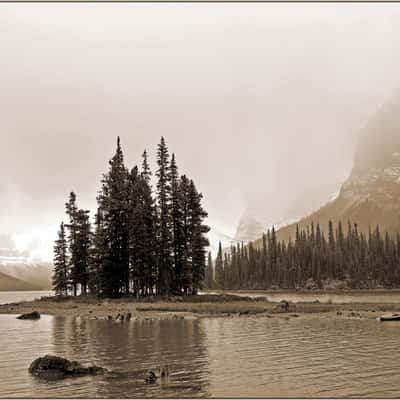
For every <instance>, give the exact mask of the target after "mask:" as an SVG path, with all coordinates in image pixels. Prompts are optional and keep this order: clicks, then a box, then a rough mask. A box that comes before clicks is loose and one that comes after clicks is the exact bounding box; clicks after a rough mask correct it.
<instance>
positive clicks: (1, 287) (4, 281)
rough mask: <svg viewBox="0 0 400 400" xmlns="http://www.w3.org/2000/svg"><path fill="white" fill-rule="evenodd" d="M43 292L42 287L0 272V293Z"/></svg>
mask: <svg viewBox="0 0 400 400" xmlns="http://www.w3.org/2000/svg"><path fill="white" fill-rule="evenodd" d="M20 290H32V291H34V290H41V288H40V287H38V286H35V285H32V284H31V283H28V282H25V281H22V280H21V279H17V278H14V277H13V276H9V275H6V274H3V273H2V272H0V291H20Z"/></svg>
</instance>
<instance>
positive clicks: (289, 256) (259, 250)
mask: <svg viewBox="0 0 400 400" xmlns="http://www.w3.org/2000/svg"><path fill="white" fill-rule="evenodd" d="M327 235H328V236H327V237H326V235H325V234H324V232H322V230H321V229H320V226H319V224H318V223H317V224H316V225H315V224H314V223H312V224H311V226H310V227H307V228H306V229H304V230H299V227H297V230H296V236H295V238H294V240H293V241H292V240H289V241H288V242H287V243H286V242H285V241H279V240H278V239H277V235H276V231H275V229H274V228H272V229H271V230H268V231H267V233H266V234H264V235H263V237H262V245H261V247H256V246H255V245H254V244H253V243H249V244H247V245H244V244H243V243H242V244H237V245H236V246H231V248H230V249H229V250H228V251H223V249H222V246H221V243H220V244H219V251H218V255H217V258H216V260H215V268H213V260H212V259H211V257H209V259H208V266H207V272H206V279H205V281H206V287H208V288H216V289H271V288H272V289H274V288H275V289H277V288H280V289H340V288H343V289H344V288H353V289H372V288H394V287H400V234H397V235H396V236H395V237H393V236H391V235H389V234H388V233H387V232H385V233H383V234H382V233H381V231H380V228H379V226H377V227H376V228H375V229H374V230H371V229H370V230H369V232H368V234H364V233H362V232H359V230H358V227H357V224H352V223H351V222H348V224H347V229H346V232H345V229H343V225H342V222H340V221H339V222H338V224H337V226H336V227H334V225H333V223H332V221H329V230H328V234H327ZM214 270H215V271H214ZM213 271H214V273H213Z"/></svg>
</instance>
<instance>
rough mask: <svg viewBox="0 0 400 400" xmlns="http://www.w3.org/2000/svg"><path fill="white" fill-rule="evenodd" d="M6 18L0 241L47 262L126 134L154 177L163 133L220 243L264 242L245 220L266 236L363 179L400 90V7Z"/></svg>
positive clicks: (65, 9)
mask: <svg viewBox="0 0 400 400" xmlns="http://www.w3.org/2000/svg"><path fill="white" fill-rule="evenodd" d="M0 11H1V12H0V48H1V52H2V67H1V69H0V86H1V95H0V109H1V118H0V139H1V141H0V143H1V145H0V168H1V171H2V176H1V179H2V190H1V192H0V233H3V234H5V235H8V236H9V237H12V238H13V240H14V242H15V244H16V248H17V250H18V252H23V251H28V252H29V253H32V252H35V254H36V257H38V258H42V259H50V258H51V256H52V247H53V240H54V239H55V234H56V231H57V226H58V225H59V223H60V221H61V220H62V219H65V216H64V203H65V201H66V198H67V195H68V193H69V192H70V191H71V190H74V191H76V192H77V194H78V202H79V204H80V206H82V207H85V208H90V209H91V210H92V211H93V213H94V210H95V206H96V201H95V198H96V194H97V190H98V189H99V182H100V179H101V174H102V173H103V172H105V171H106V170H107V168H108V165H107V161H108V159H109V158H110V157H111V156H112V154H113V152H114V148H115V142H116V136H117V135H120V136H121V140H122V146H123V150H124V152H125V156H126V161H127V164H128V166H130V167H132V166H133V165H134V164H135V163H138V162H140V154H141V153H142V151H143V149H144V148H147V149H148V151H149V153H150V155H151V162H152V166H153V170H154V161H155V159H154V157H155V149H156V144H157V143H158V141H159V139H160V136H161V135H164V136H165V138H166V140H167V144H168V147H169V149H170V150H171V151H174V152H175V154H176V157H177V162H178V167H179V168H180V172H182V173H186V174H188V175H189V176H193V177H194V178H195V181H196V183H197V185H198V189H199V190H200V191H201V192H203V194H204V205H205V208H206V209H207V211H208V212H209V220H208V223H209V224H210V225H211V226H212V227H213V228H214V229H213V231H212V236H211V237H212V238H213V239H212V240H213V243H212V244H213V246H214V248H215V245H216V242H217V241H218V240H220V239H221V238H222V240H224V241H226V242H229V241H230V240H231V238H234V237H235V235H236V239H243V238H244V235H247V237H246V239H247V238H250V236H256V237H257V235H258V233H256V232H247V233H246V223H243V221H244V222H246V218H247V219H249V220H254V221H256V223H255V224H256V226H258V227H259V228H257V229H261V228H260V227H262V226H264V227H265V226H268V225H270V224H273V223H274V224H281V223H284V222H285V221H290V220H292V219H293V218H298V217H301V216H302V215H305V214H308V213H310V212H311V211H312V210H314V209H315V208H317V207H318V206H319V205H321V204H323V203H325V202H326V201H327V200H328V199H329V198H330V196H331V195H333V194H335V192H337V190H339V188H340V187H341V184H342V183H343V182H344V181H345V180H346V179H347V177H348V176H349V173H350V171H351V170H352V167H353V161H354V152H355V150H356V143H357V134H358V132H360V130H361V129H362V128H363V126H364V125H365V124H366V122H367V121H368V120H369V118H370V116H371V115H372V114H373V113H374V112H375V111H377V110H379V109H380V107H381V106H382V105H383V104H384V103H385V102H386V101H387V99H390V98H392V97H393V94H394V93H395V92H396V90H398V88H399V87H400V85H399V78H398V71H399V68H400V52H399V51H398V50H399V46H400V45H399V41H398V38H399V37H400V26H399V24H398V23H397V22H398V20H399V17H400V5H398V4H395V3H394V4H382V5H381V4H380V5H378V4H355V3H352V4H342V3H340V4H334V3H329V4H318V3H315V4H313V3H301V4H277V3H274V4H266V3H262V4H253V3H250V4H187V3H185V4H137V3H136V4H135V3H129V4H122V3H118V4H110V3H107V4H90V5H89V4H73V3H71V4H44V3H43V4H32V5H30V4H25V5H24V7H20V5H18V4H16V3H10V4H1V5H0ZM371 123H372V124H374V122H371ZM376 124H378V125H379V121H377V122H376ZM392 139H393V140H396V141H397V140H398V137H392V138H391V139H390V140H392ZM371 140H372V141H371V142H370V143H369V144H368V145H367V144H365V146H366V147H365V148H363V146H364V145H361V146H359V147H358V150H357V160H358V161H357V162H356V166H357V167H359V168H364V166H365V165H368V163H369V162H370V159H369V157H370V152H369V148H375V144H376V142H374V141H376V140H378V141H380V140H381V138H378V137H376V136H374V137H373V138H372V139H371ZM390 140H389V139H388V142H387V148H388V149H390V148H391V146H392V143H391V142H390ZM363 143H364V142H363ZM365 143H366V142H365ZM384 152H385V154H386V150H384ZM374 157H375V155H374ZM379 157H380V156H379ZM242 217H243V218H242ZM240 220H242V223H241V224H240V226H242V228H240V226H239V230H238V229H237V228H238V225H239V222H240ZM237 230H238V232H236V231H237ZM241 231H242V232H241ZM243 232H244V233H243ZM242 233H243V234H242ZM232 240H233V239H232ZM32 241H40V242H37V243H36V245H35V246H34V247H35V248H34V249H33V248H32V246H31V245H32V243H33V242H32Z"/></svg>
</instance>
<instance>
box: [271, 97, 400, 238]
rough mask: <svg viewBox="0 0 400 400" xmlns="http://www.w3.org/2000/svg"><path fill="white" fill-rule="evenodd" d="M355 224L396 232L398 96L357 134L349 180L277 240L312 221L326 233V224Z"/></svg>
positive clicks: (399, 212) (399, 204) (399, 225)
mask: <svg viewBox="0 0 400 400" xmlns="http://www.w3.org/2000/svg"><path fill="white" fill-rule="evenodd" d="M329 219H331V220H332V221H333V222H334V223H335V222H337V221H338V220H341V221H342V222H343V223H344V224H346V223H347V221H351V222H352V223H356V224H357V225H358V229H359V230H360V231H363V232H368V230H369V227H372V228H375V227H376V225H378V224H379V226H380V227H381V230H382V231H385V230H387V231H389V232H390V233H395V232H400V92H399V93H397V95H396V96H395V97H394V98H393V99H392V101H390V102H388V103H386V104H384V105H383V106H382V107H381V108H380V109H379V110H378V111H377V112H376V113H375V114H374V115H373V116H372V118H371V119H370V121H369V122H368V123H367V125H366V126H365V127H364V128H363V129H362V130H361V132H360V133H359V136H358V144H357V148H356V153H355V157H354V166H353V169H352V171H351V174H350V176H349V178H348V179H347V180H346V181H345V182H344V183H343V185H342V186H341V188H340V192H339V194H338V196H337V197H336V198H335V199H334V200H332V201H330V202H328V203H327V204H326V205H325V206H323V207H322V208H320V209H319V210H317V211H315V212H313V213H311V214H310V215H309V216H307V217H305V218H302V219H300V220H299V221H298V222H297V223H294V224H290V225H288V226H286V227H284V228H282V229H280V230H279V231H278V237H279V238H280V239H284V240H288V239H289V237H292V238H293V237H294V235H295V230H296V225H297V224H298V225H299V227H300V228H305V227H307V226H309V225H310V224H311V222H312V221H314V222H315V223H316V222H319V223H320V225H321V228H322V229H323V230H325V231H326V230H327V226H328V221H329Z"/></svg>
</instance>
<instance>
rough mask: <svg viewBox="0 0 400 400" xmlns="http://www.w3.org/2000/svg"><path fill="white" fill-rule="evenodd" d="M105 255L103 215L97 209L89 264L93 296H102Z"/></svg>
mask: <svg viewBox="0 0 400 400" xmlns="http://www.w3.org/2000/svg"><path fill="white" fill-rule="evenodd" d="M105 256H106V254H105V236H104V226H103V213H102V211H101V209H100V208H98V209H97V213H96V216H95V231H94V234H93V239H92V243H91V250H90V263H89V283H88V284H89V290H90V293H92V294H97V295H99V296H100V295H102V289H103V288H102V267H103V259H104V257H105Z"/></svg>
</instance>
